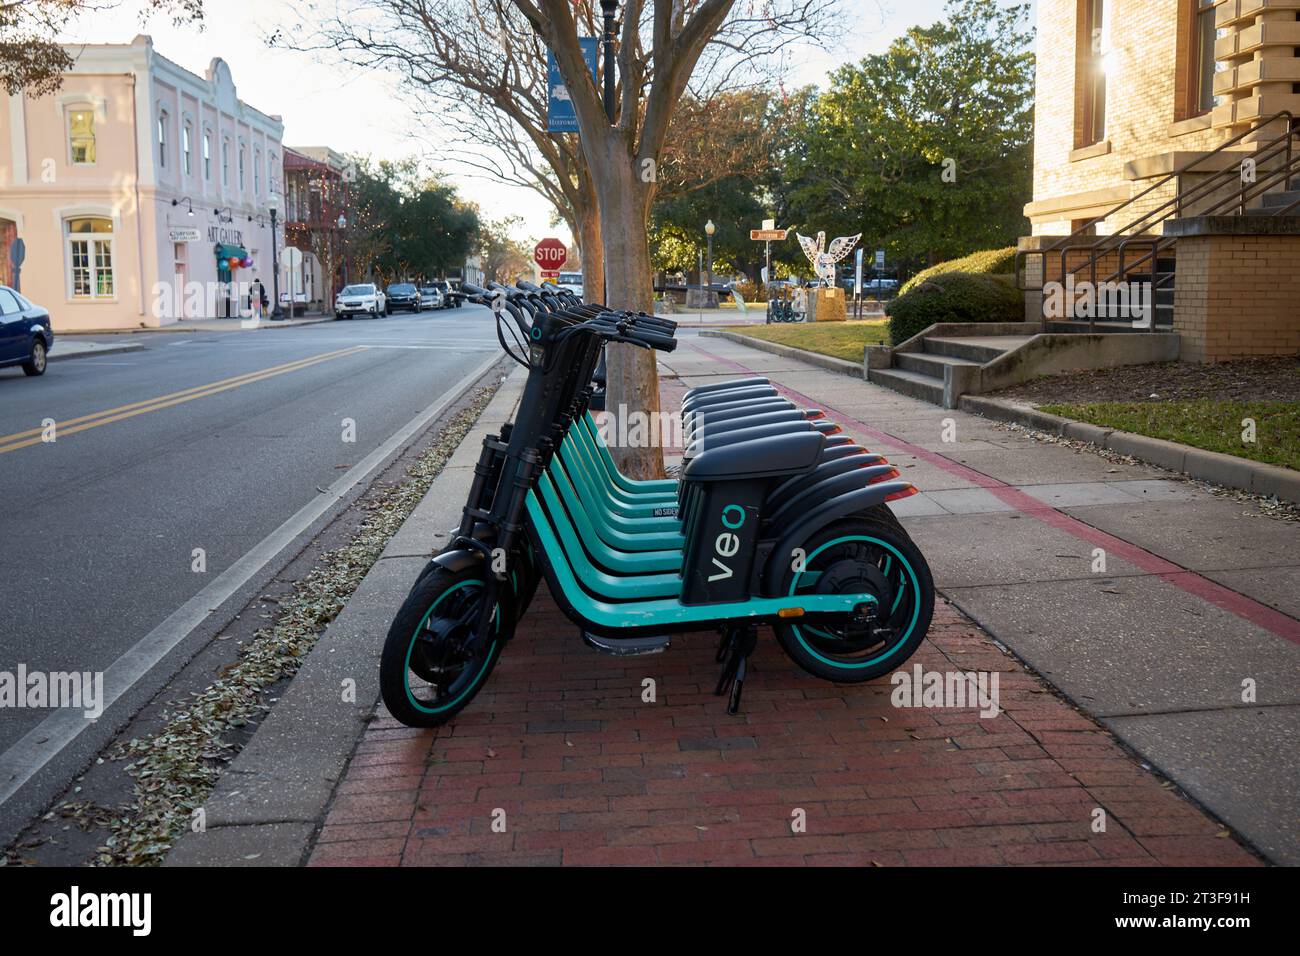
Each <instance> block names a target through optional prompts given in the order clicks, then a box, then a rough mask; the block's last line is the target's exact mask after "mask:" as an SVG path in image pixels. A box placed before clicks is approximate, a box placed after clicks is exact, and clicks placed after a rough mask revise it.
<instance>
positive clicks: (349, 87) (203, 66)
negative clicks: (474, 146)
mask: <svg viewBox="0 0 1300 956" xmlns="http://www.w3.org/2000/svg"><path fill="white" fill-rule="evenodd" d="M319 2H320V3H321V6H323V7H327V6H328V5H329V4H330V0H319ZM943 5H944V4H943V0H843V9H844V11H845V16H844V18H843V22H844V29H843V31H842V32H841V33H840V34H839V35H838V36H836V37H833V38H832V39H831V41H830V43H829V44H828V45H827V46H826V47H825V48H813V47H810V48H807V49H803V50H800V51H799V52H798V53H797V55H795V56H793V57H792V58H791V59H792V62H795V63H798V66H797V68H794V69H792V71H791V73H790V74H789V75H788V76H787V77H786V78H785V81H784V82H785V85H786V86H787V87H790V88H794V87H799V86H803V85H806V84H809V83H817V84H824V82H825V79H826V74H827V73H828V72H829V71H830V70H832V69H834V68H835V67H837V66H839V65H841V64H843V63H847V62H855V61H857V60H859V59H861V58H862V57H864V56H866V55H867V54H869V53H875V52H879V51H881V50H883V49H884V48H885V47H887V46H888V45H889V42H890V41H891V40H892V39H893V38H894V37H896V36H898V35H900V34H901V33H903V32H904V31H905V30H906V29H907V28H908V27H911V26H914V25H918V24H929V23H933V22H934V21H936V20H938V19H939V18H940V16H941V14H942V12H943ZM142 6H143V4H141V3H139V2H138V0H123V2H122V5H121V6H119V7H117V8H115V9H112V10H108V11H104V12H102V13H97V14H94V15H91V16H87V17H85V18H83V19H82V20H80V21H79V22H77V23H76V24H75V26H74V27H73V28H72V29H70V30H68V31H67V33H66V34H65V38H66V39H67V40H68V41H69V42H95V43H126V42H129V41H130V40H131V39H132V37H134V36H135V35H136V34H138V33H147V34H149V35H151V36H152V37H153V41H154V49H155V51H157V52H158V53H160V54H162V55H163V56H165V57H167V58H168V59H170V60H172V61H173V62H175V63H178V64H180V65H181V66H183V67H185V68H186V69H188V70H190V71H191V72H194V73H197V74H199V75H200V76H202V75H203V74H204V73H205V71H206V70H207V67H208V63H209V62H210V61H211V60H212V58H213V57H221V58H222V59H223V60H225V61H226V63H228V64H229V65H230V70H231V74H232V76H233V78H234V82H235V87H236V90H237V92H238V94H239V97H240V98H241V99H242V100H244V101H245V102H247V103H249V104H250V105H252V106H254V107H256V108H257V109H259V110H261V111H262V112H264V113H270V114H278V115H280V116H281V117H282V118H283V120H284V142H285V145H287V146H330V147H332V148H333V149H335V150H338V151H340V152H344V153H369V154H371V155H373V156H375V157H377V158H384V159H397V158H403V157H407V156H411V155H417V156H420V157H421V158H422V159H423V160H424V161H425V162H426V163H427V165H428V166H429V167H430V168H432V169H435V170H438V171H441V172H443V173H444V174H446V175H447V176H448V178H449V179H450V180H451V181H452V182H453V183H454V184H455V185H456V186H457V187H458V188H459V190H460V192H461V194H462V195H463V196H464V197H466V198H468V199H470V200H472V201H474V202H476V203H478V205H479V207H480V209H481V211H482V213H483V215H484V216H485V217H486V218H488V219H500V218H504V217H506V216H510V215H518V216H520V217H522V219H523V223H522V226H521V227H520V228H519V229H518V230H517V235H516V237H515V238H518V239H529V238H533V239H536V238H540V237H542V236H544V235H555V236H558V237H560V238H561V239H563V240H565V241H566V242H567V241H568V239H569V237H568V234H567V231H566V230H565V228H564V227H563V226H556V227H552V226H551V225H550V220H551V218H552V213H551V207H550V205H549V204H548V203H546V201H545V200H543V199H542V198H541V197H540V196H538V195H537V194H536V193H534V192H533V191H532V190H529V189H527V188H524V187H510V186H503V185H501V184H496V183H488V182H486V181H484V180H483V179H481V178H476V177H474V176H471V175H468V174H467V173H466V171H465V170H464V169H463V168H461V169H458V168H457V167H456V166H454V165H453V164H450V163H448V162H447V161H446V160H445V159H444V158H443V157H442V156H440V155H439V148H438V142H439V135H440V131H439V130H438V129H437V127H436V125H435V124H430V123H429V122H427V121H424V122H419V123H417V122H416V121H415V119H414V118H413V116H412V113H411V112H410V111H409V110H408V108H407V107H406V105H405V104H404V101H403V96H402V93H401V91H400V90H398V89H397V85H396V83H395V82H394V81H393V79H392V78H391V77H390V76H388V75H387V74H384V73H379V72H370V73H364V74H363V73H359V72H357V71H355V70H351V69H348V68H345V67H341V66H339V65H337V64H333V63H325V62H320V61H319V60H317V59H313V58H311V57H307V56H304V55H301V54H294V53H289V52H285V51H281V50H276V51H270V50H268V49H267V48H266V45H265V42H264V38H265V37H266V36H268V35H269V34H270V33H271V32H272V31H273V30H275V29H276V28H277V27H280V26H283V25H285V24H286V23H287V22H291V21H292V19H293V18H292V17H291V16H290V15H289V5H288V4H287V3H285V2H282V0H262V2H261V3H258V4H248V3H242V2H241V3H228V4H214V3H211V2H205V3H204V23H203V25H202V27H199V26H194V25H183V26H179V27H178V26H175V25H174V24H173V23H172V22H171V17H170V15H168V14H165V13H163V14H154V15H152V16H147V17H145V18H144V19H143V20H142V19H141V17H140V10H141V7H142ZM757 225H758V224H757V223H755V226H757Z"/></svg>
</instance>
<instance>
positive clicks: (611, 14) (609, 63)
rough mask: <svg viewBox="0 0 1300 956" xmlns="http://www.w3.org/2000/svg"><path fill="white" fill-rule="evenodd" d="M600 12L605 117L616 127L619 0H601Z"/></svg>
mask: <svg viewBox="0 0 1300 956" xmlns="http://www.w3.org/2000/svg"><path fill="white" fill-rule="evenodd" d="M600 12H601V15H602V16H603V17H604V18H605V36H604V47H605V116H606V118H607V119H608V120H609V124H610V125H611V126H613V125H614V18H615V17H616V16H618V0H600Z"/></svg>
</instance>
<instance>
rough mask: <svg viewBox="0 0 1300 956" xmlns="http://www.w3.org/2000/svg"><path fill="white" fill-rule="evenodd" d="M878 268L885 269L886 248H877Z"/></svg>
mask: <svg viewBox="0 0 1300 956" xmlns="http://www.w3.org/2000/svg"><path fill="white" fill-rule="evenodd" d="M876 268H877V269H883V268H885V250H884V249H877V250H876Z"/></svg>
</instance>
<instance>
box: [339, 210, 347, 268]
mask: <svg viewBox="0 0 1300 956" xmlns="http://www.w3.org/2000/svg"><path fill="white" fill-rule="evenodd" d="M338 227H339V232H342V231H343V230H344V229H346V228H347V227H348V217H347V216H345V215H344V214H343V213H339V221H338ZM342 255H343V284H344V285H347V284H348V248H347V246H346V245H345V246H343V249H342Z"/></svg>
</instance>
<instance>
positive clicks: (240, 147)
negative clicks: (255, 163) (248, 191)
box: [239, 143, 247, 193]
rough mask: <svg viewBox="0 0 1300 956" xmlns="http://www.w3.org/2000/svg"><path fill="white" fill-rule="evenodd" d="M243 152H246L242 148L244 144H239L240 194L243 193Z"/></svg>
mask: <svg viewBox="0 0 1300 956" xmlns="http://www.w3.org/2000/svg"><path fill="white" fill-rule="evenodd" d="M245 152H247V150H246V149H245V148H244V144H243V143H240V144H239V191H240V192H241V193H242V192H243V191H244V153H245Z"/></svg>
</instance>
